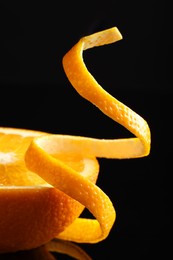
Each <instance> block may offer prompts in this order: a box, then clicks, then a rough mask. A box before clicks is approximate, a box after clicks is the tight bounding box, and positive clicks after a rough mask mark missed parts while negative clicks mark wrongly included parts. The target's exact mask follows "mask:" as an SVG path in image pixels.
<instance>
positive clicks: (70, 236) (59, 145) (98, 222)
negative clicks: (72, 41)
mask: <svg viewBox="0 0 173 260" xmlns="http://www.w3.org/2000/svg"><path fill="white" fill-rule="evenodd" d="M121 38H122V36H121V34H120V32H119V31H118V29H117V28H116V27H113V28H110V29H108V30H104V31H101V32H98V33H95V34H92V35H89V36H86V37H83V38H81V39H80V40H79V42H78V43H77V44H76V45H74V46H73V48H72V49H71V50H70V51H69V52H68V53H67V54H66V55H65V56H64V58H63V66H64V70H65V73H66V75H67V77H68V79H69V81H70V82H71V84H72V85H73V87H74V88H75V89H76V90H77V92H78V93H79V94H80V95H81V96H83V97H84V98H85V99H87V100H89V101H90V102H91V103H93V104H94V105H96V106H97V107H98V108H99V109H100V110H101V111H102V112H103V113H104V114H106V115H107V116H109V117H110V118H112V119H113V120H114V121H116V122H118V123H119V124H121V125H123V126H124V127H126V128H127V129H128V130H129V131H130V132H132V134H134V135H135V136H136V137H134V138H128V139H116V140H105V139H103V140H101V139H95V138H87V137H78V136H66V135H49V136H43V137H38V138H35V139H34V140H33V142H32V143H31V145H30V147H29V149H28V151H27V153H26V164H27V166H28V168H30V170H32V171H35V172H36V173H37V174H39V175H40V176H41V177H42V178H43V179H45V180H46V181H47V182H48V183H50V184H51V185H52V186H54V187H55V188H57V189H60V190H61V191H63V192H64V193H66V194H67V195H69V196H70V197H72V198H74V199H75V200H77V201H79V202H80V203H81V204H83V205H84V206H85V207H86V208H87V209H89V211H90V212H91V213H92V214H93V215H94V217H95V218H96V219H85V218H77V219H76V220H75V221H74V222H73V223H72V224H71V225H70V226H69V227H67V228H66V229H65V230H64V231H63V232H62V233H60V234H59V235H58V238H61V239H65V240H71V241H75V242H83V243H95V242H99V241H101V240H103V239H105V238H106V237H107V236H108V234H109V232H110V230H111V228H112V225H113V223H114V221H115V210H114V207H113V205H112V203H111V201H110V199H109V197H108V196H107V195H106V194H105V193H104V192H103V191H102V190H101V189H100V188H99V187H98V186H96V185H95V184H93V183H92V182H91V181H90V180H88V178H86V177H85V176H83V175H82V174H80V173H79V172H76V171H75V170H74V169H72V168H70V167H69V166H67V165H65V164H64V163H63V162H62V161H60V160H58V159H56V158H54V157H53V156H52V155H53V154H54V153H57V151H59V152H62V153H64V154H65V153H67V154H68V155H69V154H80V155H82V156H83V158H89V157H90V158H93V157H105V158H119V159H120V158H137V157H143V156H147V155H148V154H149V152H150V130H149V127H148V124H147V122H146V121H145V120H144V119H143V118H141V117H140V116H139V115H138V114H136V113H135V112H134V111H132V110H131V109H130V108H128V107H127V106H125V105H124V104H123V103H121V102H119V101H118V100H117V99H115V98H114V97H113V96H111V95H110V94H109V93H107V92H106V91H105V90H104V89H103V88H102V87H101V86H100V85H99V84H98V83H97V81H96V80H95V79H94V77H93V76H92V75H91V74H90V73H89V71H88V70H87V68H86V66H85V64H84V61H83V57H82V53H83V50H86V49H89V48H92V47H95V46H100V45H104V44H109V43H113V42H116V41H118V40H120V39H121ZM33 158H35V159H34V160H33ZM86 166H87V165H86Z"/></svg>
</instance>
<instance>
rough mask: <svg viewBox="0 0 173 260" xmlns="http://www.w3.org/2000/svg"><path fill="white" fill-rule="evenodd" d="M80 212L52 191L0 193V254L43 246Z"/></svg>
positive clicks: (66, 199) (58, 192)
mask: <svg viewBox="0 0 173 260" xmlns="http://www.w3.org/2000/svg"><path fill="white" fill-rule="evenodd" d="M82 210H83V206H82V205H80V204H79V203H78V202H76V201H74V200H73V199H71V198H70V197H68V196H67V195H65V194H62V192H60V191H58V190H57V189H55V188H41V189H39V188H35V187H34V188H30V189H27V190H26V189H22V188H21V189H13V190H11V189H7V190H5V189H3V190H0V239H1V240H0V251H1V252H11V251H18V250H24V249H30V248H35V247H37V246H40V245H41V244H45V243H46V242H48V241H49V240H51V239H53V238H54V237H55V236H56V235H57V234H58V233H59V232H61V231H63V230H64V228H65V227H66V226H68V225H69V224H70V223H71V222H73V220H74V219H75V218H76V217H78V215H79V214H80V213H81V212H82Z"/></svg>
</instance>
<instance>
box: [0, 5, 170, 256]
mask: <svg viewBox="0 0 173 260" xmlns="http://www.w3.org/2000/svg"><path fill="white" fill-rule="evenodd" d="M167 18H168V19H169V16H168V15H166V14H165V5H163V3H162V2H160V1H159V2H158V1H149V3H147V2H146V1H145V2H144V1H142V3H141V2H140V1H137V2H134V1H126V2H125V3H124V1H108V0H107V1H86V2H78V1H69V2H68V3H67V2H61V1H59V2H58V1H55V2H53V1H49V2H48V1H45V2H44V1H43V2H40V3H39V2H37V1H35V2H33V3H32V2H31V1H23V2H18V1H11V3H10V2H9V1H6V2H5V1H1V2H0V37H1V39H0V42H1V47H0V125H1V126H11V127H20V128H29V129H36V130H43V131H48V132H52V133H61V134H74V135H83V136H91V137H98V138H118V137H122V136H123V137H125V136H128V132H127V131H126V130H124V129H123V128H122V127H120V126H119V125H116V123H114V122H112V121H111V120H110V119H109V118H106V117H105V116H104V115H103V114H102V113H101V112H100V111H98V110H97V109H96V108H95V107H94V106H93V105H92V104H90V103H89V102H88V101H86V100H84V99H82V98H81V97H80V96H79V95H78V94H77V93H76V92H75V91H74V89H73V88H72V87H71V85H70V83H69V82H68V80H67V78H66V76H65V74H64V71H63V68H62V64H61V61H62V57H63V55H64V54H65V53H66V52H67V51H68V50H69V49H70V48H71V47H72V46H73V45H74V44H75V43H76V42H77V41H78V40H79V38H81V37H82V36H84V35H87V34H91V33H94V32H96V31H99V30H102V29H107V28H109V27H112V26H117V27H118V28H119V30H120V32H121V33H122V35H123V40H122V41H119V42H117V43H115V44H111V45H107V46H104V47H100V48H94V49H91V50H88V51H87V52H85V53H84V58H85V62H86V64H87V67H88V69H89V70H90V72H91V73H92V74H93V75H94V76H95V78H96V79H97V81H98V82H99V83H100V84H101V85H102V86H103V87H104V88H105V89H106V90H107V91H108V92H109V93H111V94H112V95H113V96H115V97H116V98H117V99H119V100H120V101H122V102H123V103H125V104H126V105H128V106H129V107H131V108H132V109H133V110H135V111H136V112H137V113H138V114H140V115H141V116H143V117H144V118H145V119H146V120H147V122H148V124H149V126H150V129H151V136H152V146H151V153H150V155H149V156H148V157H146V158H141V159H132V160H122V161H121V160H120V161H119V160H106V159H100V160H99V161H100V168H101V169H100V175H99V179H98V185H99V186H100V187H101V188H102V189H103V190H104V191H105V192H106V193H107V194H108V196H109V197H110V198H111V200H112V202H113V204H114V205H115V209H116V211H117V220H116V223H115V225H114V227H113V229H112V230H111V233H110V235H109V237H108V238H107V239H106V240H105V241H103V242H101V243H98V244H96V245H87V244H83V245H81V248H83V249H84V250H86V252H87V253H88V254H89V255H90V256H91V257H92V259H100V258H107V259H125V258H123V257H125V256H128V257H133V259H134V258H136V259H144V258H145V259H146V258H148V257H149V256H152V257H153V256H154V257H157V256H166V255H167V254H168V253H169V252H170V238H169V232H170V221H171V220H170V218H171V217H170V208H171V206H172V204H171V203H170V194H171V190H170V184H169V183H170V172H171V170H170V168H169V165H170V160H171V155H170V151H169V149H171V145H170V143H171V141H170V140H171V134H172V131H171V121H172V118H171V109H172V106H171V102H172V98H171V93H172V92H171V87H172V82H171V80H172V78H171V72H170V71H171V70H170V65H169V64H170V63H169V57H170V56H169V54H170V46H171V42H170V40H168V39H169V27H168V25H169V24H170V23H169V21H168V19H167ZM170 62H171V59H170ZM5 257H7V255H6V256H4V255H0V259H5ZM10 257H11V259H13V257H15V254H14V255H10ZM64 257H65V256H61V255H57V259H67V257H65V258H64Z"/></svg>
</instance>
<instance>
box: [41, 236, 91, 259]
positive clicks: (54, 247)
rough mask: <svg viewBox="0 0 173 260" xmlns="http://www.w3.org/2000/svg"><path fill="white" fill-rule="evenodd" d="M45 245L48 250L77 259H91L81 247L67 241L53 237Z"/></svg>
mask: <svg viewBox="0 0 173 260" xmlns="http://www.w3.org/2000/svg"><path fill="white" fill-rule="evenodd" d="M45 247H46V249H47V250H48V251H49V252H53V253H55V252H56V253H60V254H65V255H68V256H70V257H72V258H74V259H79V260H91V257H90V256H89V255H88V254H87V253H86V252H85V251H84V250H83V249H82V248H80V247H79V246H78V245H76V244H74V243H72V242H69V241H62V240H60V239H53V240H51V241H50V242H48V243H47V244H46V245H45Z"/></svg>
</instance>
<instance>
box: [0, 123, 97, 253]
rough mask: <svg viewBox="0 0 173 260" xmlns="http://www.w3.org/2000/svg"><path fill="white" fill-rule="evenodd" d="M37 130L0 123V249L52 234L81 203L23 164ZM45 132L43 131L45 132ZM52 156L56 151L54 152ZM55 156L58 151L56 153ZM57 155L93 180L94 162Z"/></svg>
mask: <svg viewBox="0 0 173 260" xmlns="http://www.w3.org/2000/svg"><path fill="white" fill-rule="evenodd" d="M41 135H45V133H42V132H39V131H32V130H25V129H15V128H5V127H0V252H12V251H18V250H26V249H30V248H35V247H38V246H40V245H42V244H45V243H46V242H48V241H49V240H51V239H52V238H54V237H55V236H56V235H57V234H58V233H59V232H61V231H63V230H64V229H65V227H66V226H68V225H69V224H71V223H72V222H73V221H74V219H76V217H77V216H79V214H80V213H81V212H82V211H83V209H84V206H83V205H81V204H80V203H79V202H77V201H75V200H74V199H72V198H70V197H69V196H68V195H66V194H64V193H63V192H61V191H60V190H58V189H55V188H54V187H52V186H51V185H49V184H48V183H46V182H45V181H44V180H43V179H42V178H40V177H39V176H38V175H37V174H35V173H33V172H31V171H29V170H28V169H27V168H26V165H25V161H24V155H25V152H26V150H27V148H28V146H29V144H30V142H31V140H32V139H33V138H34V137H36V136H41ZM46 135H47V134H46ZM55 156H56V154H55ZM57 156H58V155H57ZM60 159H61V161H62V162H63V160H64V161H65V163H66V164H67V165H70V167H72V168H74V169H75V170H78V171H79V172H83V174H86V175H87V171H88V172H89V174H88V176H87V177H88V178H89V179H90V180H91V181H93V182H95V181H96V179H97V175H98V162H97V161H96V160H95V159H94V158H92V159H90V158H88V159H87V158H86V159H85V161H83V159H82V158H81V157H80V156H79V157H77V156H72V157H68V158H67V157H63V154H61V155H60Z"/></svg>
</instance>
